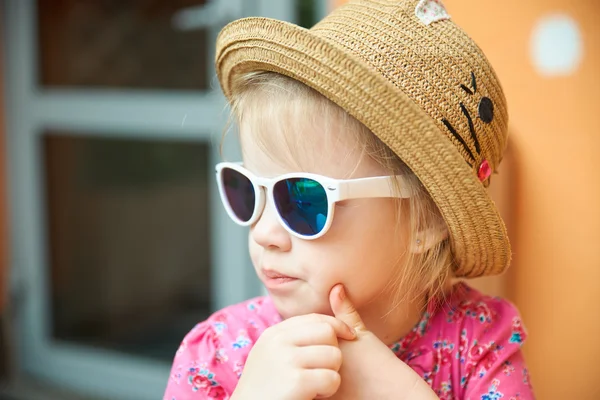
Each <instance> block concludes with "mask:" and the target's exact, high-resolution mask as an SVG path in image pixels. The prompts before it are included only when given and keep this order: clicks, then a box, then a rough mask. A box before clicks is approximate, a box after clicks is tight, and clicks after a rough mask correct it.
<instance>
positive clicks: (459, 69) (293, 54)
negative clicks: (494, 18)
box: [216, 0, 511, 277]
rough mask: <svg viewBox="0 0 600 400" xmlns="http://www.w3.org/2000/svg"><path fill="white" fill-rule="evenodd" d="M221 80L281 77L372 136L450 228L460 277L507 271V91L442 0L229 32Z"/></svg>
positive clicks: (226, 84) (355, 6)
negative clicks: (501, 171)
mask: <svg viewBox="0 0 600 400" xmlns="http://www.w3.org/2000/svg"><path fill="white" fill-rule="evenodd" d="M216 69H217V74H218V77H219V80H220V83H221V87H222V89H223V92H224V93H225V95H226V96H227V97H230V96H231V82H232V79H233V77H234V76H235V75H237V74H243V73H246V72H249V71H258V70H264V71H273V72H277V73H280V74H283V75H287V76H290V77H292V78H294V79H296V80H298V81H301V82H303V83H305V84H306V85H308V86H310V87H312V88H314V89H315V90H317V91H318V92H320V93H321V94H323V95H324V96H326V97H327V98H329V99H330V100H331V101H333V102H334V103H336V104H338V105H339V106H341V107H342V108H343V109H345V110H346V111H347V112H348V113H349V114H351V115H352V116H354V117H355V118H356V119H358V120H359V121H361V122H362V123H363V124H364V125H366V126H367V127H368V128H369V129H370V130H371V131H372V132H373V133H374V134H375V135H377V137H379V138H380V139H381V140H382V141H383V142H384V143H386V144H387V145H388V146H389V147H390V148H391V149H392V150H393V151H394V152H395V153H396V154H397V155H398V156H399V157H400V159H402V160H403V161H404V162H405V163H406V164H407V165H408V166H409V167H410V168H411V169H412V171H413V172H414V173H415V174H416V175H417V176H418V178H419V179H420V180H421V182H422V183H423V185H424V186H425V188H426V189H427V190H428V192H429V193H430V195H431V197H432V198H433V200H434V201H435V203H436V204H437V205H438V207H439V208H440V210H441V213H442V215H443V217H444V219H445V220H446V223H447V224H448V228H449V231H450V240H451V244H452V250H453V254H454V257H455V261H456V269H455V271H454V272H455V274H456V275H457V276H459V277H477V276H483V275H493V274H498V273H501V272H503V271H504V270H505V269H506V267H507V266H508V264H509V262H510V257H511V250H510V244H509V241H508V236H507V233H506V228H505V225H504V222H503V221H502V219H501V217H500V215H499V213H498V210H497V209H496V207H495V205H494V203H493V201H492V200H491V198H490V197H489V195H488V193H487V190H486V187H487V185H488V184H489V181H490V175H491V173H492V172H493V171H495V170H496V169H497V168H498V164H499V163H500V160H501V159H502V152H503V151H504V148H505V146H506V141H507V122H508V115H507V110H506V100H505V98H504V94H503V93H502V88H501V87H500V83H499V82H498V79H497V77H496V75H495V73H494V71H493V70H492V67H491V66H490V65H489V63H488V61H487V59H486V57H485V56H484V54H483V53H482V52H481V50H480V49H479V48H478V47H477V45H476V44H475V43H474V42H473V41H472V40H471V38H469V37H468V36H467V35H466V34H465V33H464V32H463V31H462V30H461V29H460V28H459V27H458V26H457V25H456V24H454V22H453V21H452V20H451V19H450V16H449V15H448V13H447V11H446V9H445V8H444V7H443V5H442V4H441V2H440V0H420V1H418V0H401V1H385V0H351V1H349V2H348V3H347V4H346V5H344V6H341V7H339V8H337V9H336V10H334V11H333V13H331V14H330V15H329V16H327V17H326V18H325V19H323V20H322V21H321V22H319V23H318V24H317V25H315V26H314V27H313V28H311V29H305V28H302V27H299V26H297V25H293V24H290V23H287V22H282V21H277V20H273V19H267V18H245V19H241V20H237V21H234V22H232V23H230V24H229V25H227V26H226V27H225V28H224V29H223V30H222V31H221V33H220V35H219V37H218V39H217V51H216Z"/></svg>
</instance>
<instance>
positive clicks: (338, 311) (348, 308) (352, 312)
mask: <svg viewBox="0 0 600 400" xmlns="http://www.w3.org/2000/svg"><path fill="white" fill-rule="evenodd" d="M329 303H330V305H331V310H332V311H333V315H334V316H335V317H336V318H338V319H339V320H340V321H343V322H344V323H345V324H346V325H348V326H349V327H350V328H352V329H354V330H355V331H356V332H361V331H362V332H364V331H366V330H367V328H366V327H365V324H364V322H363V320H362V318H361V317H360V315H359V314H358V311H357V310H356V308H355V307H354V304H352V302H351V301H350V299H349V298H348V296H347V295H346V289H345V288H344V286H343V285H342V284H338V285H335V286H334V287H333V289H331V292H330V293H329Z"/></svg>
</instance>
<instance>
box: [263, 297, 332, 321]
mask: <svg viewBox="0 0 600 400" xmlns="http://www.w3.org/2000/svg"><path fill="white" fill-rule="evenodd" d="M273 303H274V304H275V308H277V311H279V315H281V317H282V318H283V319H288V318H292V317H297V316H300V315H307V314H325V315H332V313H331V308H330V307H329V304H316V303H312V304H311V303H308V302H306V301H299V300H296V299H278V298H273Z"/></svg>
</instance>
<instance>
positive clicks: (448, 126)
mask: <svg viewBox="0 0 600 400" xmlns="http://www.w3.org/2000/svg"><path fill="white" fill-rule="evenodd" d="M442 122H443V123H444V125H446V128H448V130H449V131H450V133H452V135H453V136H454V137H455V138H456V140H458V141H459V142H460V143H461V144H462V145H463V147H464V148H465V150H466V151H467V153H469V156H471V159H472V160H473V162H475V157H474V156H473V152H472V151H471V149H469V146H467V143H465V141H464V139H463V138H462V137H461V136H460V135H459V134H458V132H456V129H454V127H453V126H452V124H451V123H450V122H449V121H448V120H447V119H446V118H442ZM467 164H469V163H468V162H467ZM469 166H471V164H469Z"/></svg>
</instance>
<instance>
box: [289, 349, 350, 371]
mask: <svg viewBox="0 0 600 400" xmlns="http://www.w3.org/2000/svg"><path fill="white" fill-rule="evenodd" d="M294 357H295V358H296V362H297V365H298V366H300V367H302V368H308V369H322V368H325V369H331V370H334V371H339V370H340V367H341V366H342V351H341V350H340V349H339V348H338V347H335V346H323V345H318V346H304V347H298V348H296V349H295V354H294Z"/></svg>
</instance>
